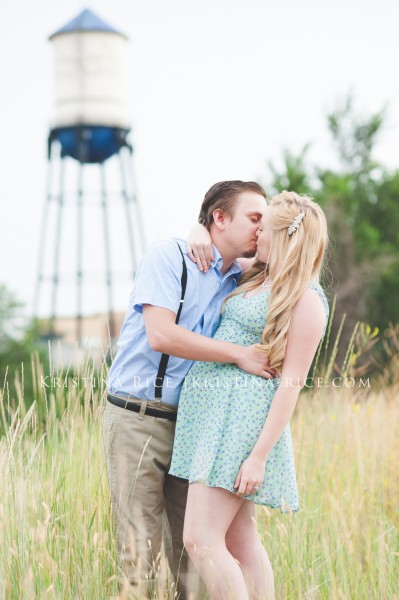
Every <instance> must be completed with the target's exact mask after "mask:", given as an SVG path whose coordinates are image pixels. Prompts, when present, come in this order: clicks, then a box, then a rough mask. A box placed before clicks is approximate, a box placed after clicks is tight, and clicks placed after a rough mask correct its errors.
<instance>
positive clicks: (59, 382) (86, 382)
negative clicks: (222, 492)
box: [40, 375, 371, 390]
mask: <svg viewBox="0 0 399 600" xmlns="http://www.w3.org/2000/svg"><path fill="white" fill-rule="evenodd" d="M106 385H107V380H106V378H101V377H69V378H63V377H56V376H52V375H46V376H45V375H42V376H41V378H40V387H42V388H70V387H72V388H74V387H75V388H82V387H83V388H97V387H100V386H103V387H106ZM114 385H115V387H118V382H117V381H116V382H114ZM125 385H126V383H125ZM175 385H176V383H175V382H174V381H173V379H172V378H169V377H165V378H164V382H163V387H164V388H173V387H175ZM279 385H282V386H285V387H292V388H294V387H305V388H325V387H327V388H328V387H333V388H371V382H370V378H367V379H362V378H359V379H355V378H354V377H334V378H333V379H330V380H326V379H324V378H323V377H308V378H307V379H306V381H305V382H304V385H303V386H301V384H300V381H299V379H298V380H295V379H293V378H291V377H286V378H284V379H279V378H273V379H263V378H262V377H245V376H242V377H231V378H230V377H190V376H188V377H186V379H185V380H184V381H183V385H182V386H181V385H180V384H179V387H184V388H188V389H189V388H192V389H210V390H211V389H218V388H219V389H222V388H223V389H229V388H232V387H239V388H243V389H245V388H251V389H254V388H256V389H262V388H267V387H269V386H270V387H274V388H276V387H277V386H279ZM130 386H131V389H132V390H134V389H143V388H154V387H161V381H160V380H157V378H151V377H139V376H138V375H135V376H134V377H133V378H132V380H131V382H130ZM121 387H122V386H121Z"/></svg>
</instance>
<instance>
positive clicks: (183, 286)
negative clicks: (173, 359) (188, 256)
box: [155, 244, 187, 400]
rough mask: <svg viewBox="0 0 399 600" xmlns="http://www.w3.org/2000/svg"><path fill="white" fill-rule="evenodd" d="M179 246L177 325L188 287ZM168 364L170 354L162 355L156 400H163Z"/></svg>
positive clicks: (156, 387)
mask: <svg viewBox="0 0 399 600" xmlns="http://www.w3.org/2000/svg"><path fill="white" fill-rule="evenodd" d="M177 245H178V246H179V250H180V254H181V258H182V263H183V272H182V274H181V298H180V306H179V310H178V311H177V315H176V320H175V323H176V325H177V323H178V322H179V319H180V313H181V311H182V308H183V303H184V294H185V293H186V286H187V265H186V261H185V260H184V255H183V252H182V249H181V248H180V244H177ZM168 362H169V354H162V356H161V361H160V363H159V369H158V374H157V378H156V380H155V398H156V399H157V400H161V398H162V387H163V380H164V377H165V373H166V368H167V366H168Z"/></svg>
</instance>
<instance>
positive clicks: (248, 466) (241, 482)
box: [234, 454, 266, 496]
mask: <svg viewBox="0 0 399 600" xmlns="http://www.w3.org/2000/svg"><path fill="white" fill-rule="evenodd" d="M265 469H266V458H265V459H261V458H259V457H257V456H253V455H252V454H250V455H249V456H248V458H247V459H246V460H244V462H243V463H242V465H241V467H240V470H239V471H238V475H237V479H236V481H235V484H234V487H235V488H238V490H237V492H236V494H237V496H247V495H248V494H256V492H257V491H258V489H259V488H260V486H261V485H262V483H263V480H264V478H265Z"/></svg>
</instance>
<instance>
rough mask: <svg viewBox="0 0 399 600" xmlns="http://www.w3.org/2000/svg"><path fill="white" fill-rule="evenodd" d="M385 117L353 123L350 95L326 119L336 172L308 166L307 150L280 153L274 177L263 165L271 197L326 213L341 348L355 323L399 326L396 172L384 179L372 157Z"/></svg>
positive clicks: (398, 177)
mask: <svg viewBox="0 0 399 600" xmlns="http://www.w3.org/2000/svg"><path fill="white" fill-rule="evenodd" d="M385 113H386V110H385V108H384V109H382V110H381V111H379V112H377V113H375V114H371V115H366V116H364V115H359V114H358V111H357V110H356V107H355V102H354V99H353V97H352V96H351V95H349V96H348V97H347V98H346V99H345V100H344V101H343V102H341V103H340V104H339V105H338V106H337V107H336V108H335V110H333V111H332V112H331V113H330V114H328V115H327V126H328V128H329V131H330V134H331V138H332V143H333V145H334V147H335V149H336V152H337V157H338V161H339V165H340V166H339V167H338V168H337V169H335V170H333V169H325V168H324V169H323V168H321V167H320V166H318V165H311V166H309V165H308V163H307V161H306V160H305V158H306V153H307V150H308V148H309V146H308V145H306V146H304V148H303V150H302V152H301V153H300V154H299V155H298V156H294V155H292V153H290V152H289V151H285V153H284V165H283V168H282V169H280V170H279V169H277V168H276V167H275V166H274V165H273V164H269V169H270V172H271V176H272V186H273V187H274V188H275V190H278V191H281V190H282V189H288V190H290V189H291V190H295V191H296V192H299V193H308V194H310V195H311V196H313V197H314V198H315V200H316V201H317V202H319V204H320V205H321V206H323V209H324V210H325V212H326V216H327V219H328V223H329V231H330V237H331V241H332V244H331V261H330V265H329V267H330V270H331V272H332V275H333V278H332V279H333V282H334V285H333V290H332V291H333V292H336V293H337V296H338V302H337V319H336V324H335V329H334V330H333V334H334V336H336V334H337V332H338V330H337V327H339V325H338V324H340V323H341V321H342V318H343V315H344V314H346V315H347V316H346V320H345V323H344V324H343V332H342V348H344V347H347V345H348V343H349V340H350V336H351V333H352V332H353V329H354V327H355V325H356V322H357V321H365V322H367V323H370V324H371V325H372V326H377V327H379V328H380V330H382V331H383V330H384V329H385V328H386V327H387V326H388V323H389V322H398V321H399V304H398V302H397V298H398V295H399V276H398V275H399V260H398V258H397V257H398V256H399V210H398V208H399V170H396V171H394V172H389V171H388V170H387V169H385V168H384V166H383V165H380V164H378V163H377V162H376V161H375V159H374V156H373V153H374V148H375V145H376V143H377V141H378V139H379V137H380V135H381V133H382V129H383V125H384V118H385ZM340 347H341V346H340ZM338 355H339V352H338ZM340 358H341V359H343V358H344V357H342V356H341V357H340Z"/></svg>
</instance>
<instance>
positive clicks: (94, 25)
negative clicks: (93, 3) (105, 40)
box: [49, 9, 127, 40]
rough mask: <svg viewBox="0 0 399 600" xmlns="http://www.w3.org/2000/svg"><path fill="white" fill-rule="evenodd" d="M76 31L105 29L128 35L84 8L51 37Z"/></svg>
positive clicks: (105, 30) (104, 30)
mask: <svg viewBox="0 0 399 600" xmlns="http://www.w3.org/2000/svg"><path fill="white" fill-rule="evenodd" d="M74 31H82V32H83V31H103V32H108V33H117V34H118V35H121V36H123V37H125V38H127V36H126V35H125V34H124V33H122V32H121V31H118V30H117V29H114V28H113V27H111V25H108V23H106V22H105V21H103V20H102V19H100V17H97V15H95V14H94V13H93V12H92V11H91V10H89V9H85V10H83V11H82V12H81V13H80V14H79V15H78V16H77V17H75V18H74V19H72V21H69V23H67V24H66V25H64V26H63V27H61V28H60V29H58V30H57V31H56V32H55V33H53V34H52V35H50V37H49V39H50V40H51V39H53V38H54V37H56V36H57V35H62V34H64V33H72V32H74Z"/></svg>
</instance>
